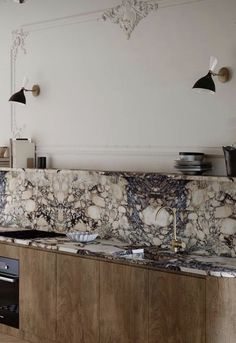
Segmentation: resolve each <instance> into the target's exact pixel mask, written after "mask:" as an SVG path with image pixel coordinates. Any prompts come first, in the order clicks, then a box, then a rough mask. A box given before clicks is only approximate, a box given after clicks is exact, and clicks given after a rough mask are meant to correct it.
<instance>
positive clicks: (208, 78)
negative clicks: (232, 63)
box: [193, 57, 230, 93]
mask: <svg viewBox="0 0 236 343" xmlns="http://www.w3.org/2000/svg"><path fill="white" fill-rule="evenodd" d="M217 62H218V61H217V58H216V57H211V59H210V68H209V72H208V73H207V74H206V75H205V76H203V77H202V78H201V79H199V80H198V81H197V82H196V83H195V84H194V86H193V88H198V89H204V90H207V91H209V92H210V93H215V91H216V86H215V82H214V81H213V78H212V76H218V80H219V81H220V82H227V81H229V79H230V71H229V69H228V68H226V67H224V68H221V69H220V70H219V71H218V73H215V72H214V70H215V67H216V65H217Z"/></svg>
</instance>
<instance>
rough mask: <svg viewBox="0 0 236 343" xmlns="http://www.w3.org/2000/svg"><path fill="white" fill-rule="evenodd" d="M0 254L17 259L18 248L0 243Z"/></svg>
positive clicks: (18, 254)
mask: <svg viewBox="0 0 236 343" xmlns="http://www.w3.org/2000/svg"><path fill="white" fill-rule="evenodd" d="M0 256H3V257H9V258H16V259H19V256H20V248H19V247H17V246H12V245H7V244H4V243H0Z"/></svg>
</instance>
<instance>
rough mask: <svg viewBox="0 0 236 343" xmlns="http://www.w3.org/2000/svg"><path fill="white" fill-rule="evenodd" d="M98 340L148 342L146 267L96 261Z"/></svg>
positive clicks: (104, 342) (130, 342)
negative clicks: (97, 268)
mask: <svg viewBox="0 0 236 343" xmlns="http://www.w3.org/2000/svg"><path fill="white" fill-rule="evenodd" d="M100 342H102V343H134V342H135V343H147V342H148V270H145V269H142V268H135V267H130V266H123V265H118V264H114V263H108V262H101V263H100Z"/></svg>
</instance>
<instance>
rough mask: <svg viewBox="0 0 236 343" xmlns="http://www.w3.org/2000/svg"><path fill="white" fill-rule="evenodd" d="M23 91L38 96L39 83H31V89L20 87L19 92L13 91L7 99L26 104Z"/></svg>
mask: <svg viewBox="0 0 236 343" xmlns="http://www.w3.org/2000/svg"><path fill="white" fill-rule="evenodd" d="M25 92H31V93H32V95H33V96H38V95H39V94H40V87H39V85H33V87H32V89H26V88H24V87H23V88H21V90H20V91H19V92H16V93H14V94H13V95H12V96H11V97H10V99H9V101H12V102H19V103H21V104H24V105H25V104H26V98H25Z"/></svg>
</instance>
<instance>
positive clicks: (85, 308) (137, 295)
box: [0, 244, 236, 343]
mask: <svg viewBox="0 0 236 343" xmlns="http://www.w3.org/2000/svg"><path fill="white" fill-rule="evenodd" d="M0 256H5V257H10V258H17V259H19V260H20V330H16V329H12V328H9V327H7V326H4V325H0V332H3V333H4V332H6V333H11V334H13V335H15V336H18V337H24V338H25V339H26V340H29V341H30V342H34V343H39V342H43V343H65V342H68V343H134V342H135V343H235V342H236V326H235V321H236V319H235V318H236V297H235V294H236V279H231V278H229V279H228V278H216V277H206V278H204V277H200V276H190V275H183V274H177V273H176V274H175V273H170V272H164V271H157V270H148V269H146V268H140V267H139V266H129V265H124V264H118V263H114V262H109V261H98V260H96V259H94V260H93V259H90V258H86V257H85V258H84V257H80V256H71V255H66V254H61V253H53V252H47V251H40V250H36V249H32V248H22V247H16V246H13V245H8V244H0Z"/></svg>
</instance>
